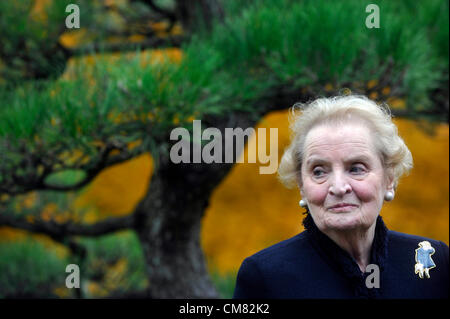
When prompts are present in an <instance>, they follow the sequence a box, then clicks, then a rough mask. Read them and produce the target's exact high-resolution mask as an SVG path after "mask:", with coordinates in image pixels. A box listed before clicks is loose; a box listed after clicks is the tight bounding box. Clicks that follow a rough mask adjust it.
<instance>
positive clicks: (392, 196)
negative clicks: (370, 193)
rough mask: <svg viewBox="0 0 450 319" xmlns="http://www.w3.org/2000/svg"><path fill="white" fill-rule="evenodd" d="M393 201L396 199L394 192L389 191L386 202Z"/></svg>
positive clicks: (385, 198)
mask: <svg viewBox="0 0 450 319" xmlns="http://www.w3.org/2000/svg"><path fill="white" fill-rule="evenodd" d="M393 199H394V192H392V191H387V192H386V194H385V195H384V200H385V201H387V202H390V201H391V200H393Z"/></svg>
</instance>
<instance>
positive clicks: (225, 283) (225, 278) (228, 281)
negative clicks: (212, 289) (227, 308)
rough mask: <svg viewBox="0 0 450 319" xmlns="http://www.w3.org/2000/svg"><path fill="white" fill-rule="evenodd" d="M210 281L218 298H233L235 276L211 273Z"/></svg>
mask: <svg viewBox="0 0 450 319" xmlns="http://www.w3.org/2000/svg"><path fill="white" fill-rule="evenodd" d="M211 279H212V281H213V283H214V285H215V286H216V289H217V291H218V292H219V295H220V298H223V299H231V298H233V293H234V287H235V285H236V274H226V275H221V274H219V273H217V272H213V273H211Z"/></svg>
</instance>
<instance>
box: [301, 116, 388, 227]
mask: <svg viewBox="0 0 450 319" xmlns="http://www.w3.org/2000/svg"><path fill="white" fill-rule="evenodd" d="M303 154H304V158H303V163H302V171H301V173H302V175H301V176H302V180H301V186H300V190H301V193H302V198H303V199H305V200H306V201H307V203H308V207H309V210H310V213H311V215H312V218H313V219H314V222H315V224H316V225H317V227H318V228H319V229H320V230H322V231H327V230H332V231H339V230H351V229H361V228H363V229H368V228H369V227H370V226H371V225H373V224H374V222H375V221H376V218H377V216H378V214H379V212H380V210H381V206H382V205H383V200H384V195H385V193H386V191H387V190H392V186H393V183H392V182H388V180H387V178H386V174H385V171H384V168H383V165H382V163H381V160H380V158H379V156H378V154H377V152H376V149H375V146H374V143H373V141H372V134H371V131H370V129H369V128H367V127H366V126H364V124H363V123H353V122H349V123H346V124H335V125H331V126H330V125H319V126H316V127H314V128H312V129H311V130H310V131H309V132H308V134H307V136H306V139H305V144H304V153H303Z"/></svg>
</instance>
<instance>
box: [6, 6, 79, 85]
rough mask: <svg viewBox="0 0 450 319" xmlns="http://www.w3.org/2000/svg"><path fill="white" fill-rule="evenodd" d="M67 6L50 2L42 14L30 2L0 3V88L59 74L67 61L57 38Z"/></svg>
mask: <svg viewBox="0 0 450 319" xmlns="http://www.w3.org/2000/svg"><path fill="white" fill-rule="evenodd" d="M70 2H71V1H69V0H61V1H52V2H50V5H47V6H46V7H45V8H44V9H43V10H42V12H35V11H33V8H34V5H35V1H32V0H18V1H1V2H0V30H1V32H0V43H1V44H2V45H1V46H0V84H1V82H9V83H10V84H11V83H15V82H17V81H19V80H23V79H34V78H43V77H48V76H56V75H58V74H60V73H61V71H62V70H63V69H64V65H65V59H66V58H65V53H64V52H63V50H62V48H60V47H59V46H58V37H59V35H60V33H61V32H62V30H63V28H64V24H63V22H64V20H65V15H66V13H65V6H66V5H67V4H69V3H70ZM61 26H63V27H62V28H61Z"/></svg>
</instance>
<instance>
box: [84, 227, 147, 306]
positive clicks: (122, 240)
mask: <svg viewBox="0 0 450 319" xmlns="http://www.w3.org/2000/svg"><path fill="white" fill-rule="evenodd" d="M80 243H81V244H82V245H83V246H84V247H85V248H86V249H87V251H88V256H87V259H86V261H85V264H84V269H85V271H86V278H87V279H88V280H90V281H97V282H99V283H100V285H101V286H103V287H104V288H105V289H107V290H108V295H112V294H114V295H115V296H120V295H121V294H124V293H127V292H137V291H142V290H144V289H146V287H147V285H148V281H147V274H146V269H145V259H144V255H143V252H142V248H141V245H140V243H139V240H138V238H137V236H136V234H135V233H134V232H132V231H123V232H118V233H116V234H111V235H105V236H102V237H100V238H95V239H94V238H92V239H91V238H83V239H81V240H80ZM119 260H125V261H126V267H125V268H126V270H125V271H124V272H123V273H119V274H114V276H116V277H115V278H116V279H115V280H114V281H113V283H114V285H115V286H114V287H111V285H110V282H108V279H107V278H106V277H108V276H109V275H111V274H109V275H108V271H109V272H111V270H108V267H111V266H113V265H114V264H116V263H117V262H118V261H119ZM112 271H114V270H112ZM94 297H95V296H94Z"/></svg>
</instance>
